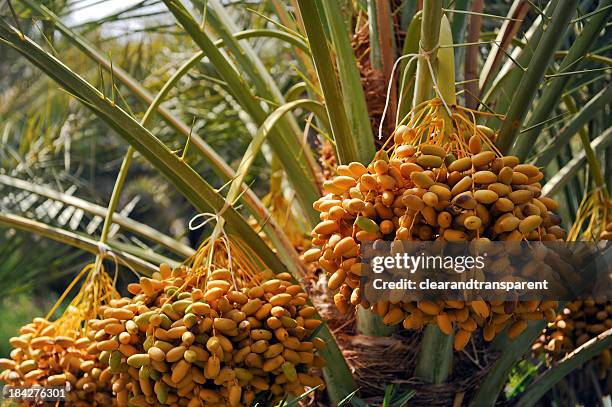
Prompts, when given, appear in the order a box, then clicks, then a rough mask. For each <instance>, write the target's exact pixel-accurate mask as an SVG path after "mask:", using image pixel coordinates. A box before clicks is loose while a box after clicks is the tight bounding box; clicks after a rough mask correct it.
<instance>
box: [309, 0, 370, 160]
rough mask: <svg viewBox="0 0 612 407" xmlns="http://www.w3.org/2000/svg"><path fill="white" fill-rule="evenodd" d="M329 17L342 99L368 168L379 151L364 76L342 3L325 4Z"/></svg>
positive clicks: (361, 155) (353, 133)
mask: <svg viewBox="0 0 612 407" xmlns="http://www.w3.org/2000/svg"><path fill="white" fill-rule="evenodd" d="M317 4H318V5H322V9H323V10H324V11H325V16H326V17H327V25H328V26H329V28H330V33H331V38H332V44H333V46H334V48H335V51H336V66H337V67H338V74H339V77H340V84H341V85H342V99H343V102H344V108H345V111H346V112H347V114H348V119H349V124H350V126H351V129H352V136H353V137H352V139H353V143H355V144H356V147H357V151H358V153H359V157H357V161H359V162H361V163H362V164H365V165H367V164H368V163H369V162H370V161H371V160H372V158H373V157H374V153H375V152H376V147H375V146H374V138H373V135H372V126H371V125H370V118H369V115H368V107H367V104H366V99H365V94H364V92H363V86H362V85H361V76H360V75H359V69H358V67H357V60H356V59H355V54H354V52H353V48H352V47H351V42H350V36H349V33H348V31H347V29H346V24H344V20H343V15H342V10H341V9H340V6H341V4H340V2H338V1H325V0H323V1H321V0H318V2H317Z"/></svg>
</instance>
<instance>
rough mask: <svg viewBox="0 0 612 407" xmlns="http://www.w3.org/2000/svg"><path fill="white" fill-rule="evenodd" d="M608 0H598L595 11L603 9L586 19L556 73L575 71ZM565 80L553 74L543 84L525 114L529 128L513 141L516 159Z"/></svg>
mask: <svg viewBox="0 0 612 407" xmlns="http://www.w3.org/2000/svg"><path fill="white" fill-rule="evenodd" d="M611 4H612V0H604V1H602V2H600V5H599V10H603V11H602V12H600V13H599V14H596V15H595V16H593V17H592V18H591V19H589V21H588V24H586V25H585V26H584V29H583V30H582V31H581V32H580V34H579V35H578V37H577V38H576V40H575V41H574V43H573V44H572V46H571V47H570V49H569V51H568V52H567V55H566V56H565V58H563V61H561V64H560V65H559V69H558V70H557V72H565V71H567V70H577V69H579V67H580V62H579V61H580V60H581V59H582V58H584V56H585V55H586V54H587V52H588V51H589V49H590V48H591V47H592V46H593V44H594V43H595V40H596V38H597V37H598V36H599V34H600V32H601V30H602V28H603V27H604V26H605V24H606V22H607V21H608V17H609V16H610V14H612V8H610V5H611ZM570 82H571V79H570V80H568V78H566V77H554V78H551V79H550V81H549V82H548V83H547V84H546V85H545V86H544V91H543V92H542V96H541V97H540V98H539V100H538V102H537V104H536V106H535V108H534V109H533V112H532V113H531V114H530V115H529V121H528V122H527V125H526V128H531V130H528V131H525V132H522V133H521V134H520V135H519V136H518V137H517V141H516V148H515V149H514V154H515V155H517V156H518V157H519V158H520V159H522V160H524V159H525V158H526V157H527V154H528V153H529V151H530V150H531V148H532V147H533V145H534V143H535V140H536V139H537V137H538V136H539V135H540V133H541V131H540V129H539V128H538V127H537V126H536V125H537V124H538V123H541V122H544V121H545V120H547V119H548V118H549V116H550V114H551V113H552V112H553V110H554V108H555V106H556V105H557V103H558V102H559V98H560V97H561V94H562V93H563V90H564V89H565V88H566V87H567V86H568V83H570Z"/></svg>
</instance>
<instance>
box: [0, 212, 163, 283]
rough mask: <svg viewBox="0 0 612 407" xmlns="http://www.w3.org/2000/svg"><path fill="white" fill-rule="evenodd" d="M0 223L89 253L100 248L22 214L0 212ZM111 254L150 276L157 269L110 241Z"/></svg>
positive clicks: (79, 236)
mask: <svg viewBox="0 0 612 407" xmlns="http://www.w3.org/2000/svg"><path fill="white" fill-rule="evenodd" d="M0 224H1V225H5V226H8V227H11V228H17V229H20V230H25V231H26V232H30V233H35V234H37V235H40V236H43V237H46V238H49V239H52V240H55V241H57V242H61V243H64V244H67V245H70V246H72V247H75V248H77V249H80V250H84V251H87V252H90V253H99V252H100V248H99V246H98V242H97V241H96V240H94V239H91V238H89V237H87V236H82V235H80V234H78V233H74V232H71V231H67V230H64V229H60V228H56V227H53V226H49V225H47V224H44V223H42V222H37V221H35V220H32V219H27V218H24V217H22V216H18V215H12V214H7V213H2V212H0ZM110 246H111V248H112V249H113V254H114V255H115V256H116V257H117V260H118V261H120V262H121V263H123V264H127V265H129V267H130V268H132V269H134V270H135V271H136V272H138V273H140V274H144V275H148V276H150V275H151V274H153V273H154V272H155V271H157V270H158V268H157V266H155V265H154V264H152V263H149V262H148V261H146V260H143V259H141V258H140V257H137V256H133V255H131V254H129V253H126V252H124V251H123V250H121V249H119V248H116V247H114V245H113V244H112V243H111V245H110Z"/></svg>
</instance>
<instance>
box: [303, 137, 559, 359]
mask: <svg viewBox="0 0 612 407" xmlns="http://www.w3.org/2000/svg"><path fill="white" fill-rule="evenodd" d="M488 130H490V129H488ZM482 133H484V131H482ZM481 139H486V136H485V135H484V134H481V129H477V130H475V133H474V135H473V136H471V137H470V138H469V140H468V141H467V142H465V145H466V147H467V149H466V150H463V149H459V148H455V147H452V146H453V145H455V144H452V143H449V144H441V143H439V142H437V138H436V136H434V137H433V138H432V139H431V140H428V141H427V142H424V143H420V142H418V141H417V140H420V136H419V135H418V134H416V133H415V131H414V129H412V128H408V127H406V126H400V127H399V128H398V129H397V130H396V132H395V138H394V141H395V145H394V146H393V147H392V148H391V149H390V150H389V151H388V152H387V151H385V150H381V151H380V152H379V153H378V155H377V158H376V159H375V160H374V161H372V163H370V164H369V165H368V166H367V167H366V166H364V165H362V164H359V163H351V164H349V165H341V166H339V167H338V169H337V174H338V175H337V176H336V177H335V178H333V179H332V180H329V181H327V182H326V183H325V185H324V187H325V189H326V192H328V194H327V195H326V196H324V197H322V198H321V199H319V200H318V201H317V202H315V203H314V208H315V209H316V210H318V211H319V212H320V213H321V215H320V218H321V222H320V223H319V224H318V225H317V226H316V227H315V228H314V230H313V232H312V244H313V246H318V247H319V248H313V249H310V250H308V251H307V252H306V253H305V254H304V258H305V260H306V261H317V262H318V264H319V265H320V267H322V268H323V269H324V270H325V271H327V272H328V273H329V281H328V286H329V288H330V289H331V290H338V292H337V293H336V294H335V296H334V302H335V304H336V306H337V307H338V309H339V310H340V311H342V312H346V311H347V310H348V309H349V307H350V305H357V304H362V305H363V306H365V307H369V306H372V307H373V310H374V311H375V312H377V313H378V314H379V315H381V316H382V317H383V318H384V322H385V323H387V324H397V323H399V322H402V321H404V322H403V323H404V326H405V327H406V328H419V327H421V326H423V325H424V324H426V323H430V322H431V323H437V325H438V326H439V327H440V328H441V329H442V331H443V332H445V333H450V332H452V331H453V325H457V326H458V327H459V329H460V330H459V331H458V334H457V336H456V339H455V348H456V349H461V348H463V346H465V344H467V342H468V341H469V337H470V334H471V332H473V331H474V330H475V329H476V327H477V326H478V325H480V326H483V327H484V333H485V338H487V339H488V340H491V339H492V338H493V337H494V335H495V333H496V332H500V331H501V330H502V329H504V327H506V326H510V328H509V333H510V335H511V336H515V335H518V334H519V333H520V332H521V331H522V330H523V329H524V328H525V326H526V320H528V319H541V318H544V317H546V318H548V319H549V320H553V319H554V313H555V311H554V308H555V307H556V303H554V302H551V301H547V302H542V303H540V302H538V301H532V302H526V303H508V302H506V303H504V302H499V303H487V302H484V301H475V302H472V303H471V304H465V303H464V302H459V301H450V302H449V301H447V302H437V303H434V302H428V301H423V302H419V303H401V302H398V303H394V304H392V303H389V302H382V301H381V302H377V303H376V304H368V303H367V301H365V300H364V299H363V296H362V295H361V294H362V293H361V292H360V276H361V263H360V244H361V243H363V242H365V241H376V240H378V239H383V240H388V241H390V240H421V241H431V240H444V241H471V240H476V239H480V240H483V241H489V240H506V241H521V240H559V239H563V238H564V236H565V232H564V230H563V229H562V228H561V227H560V226H559V224H560V223H561V220H560V218H559V217H558V216H557V215H555V214H554V213H553V212H552V211H553V210H554V209H555V208H556V206H557V205H556V203H555V202H554V201H553V200H552V199H550V198H547V197H543V196H541V185H540V184H539V181H540V180H541V179H542V178H543V174H542V173H541V172H540V170H539V169H538V168H537V167H535V166H533V165H528V164H521V163H520V162H519V160H518V158H517V157H514V156H506V157H501V156H499V155H498V154H496V153H495V152H494V151H483V148H482V143H481Z"/></svg>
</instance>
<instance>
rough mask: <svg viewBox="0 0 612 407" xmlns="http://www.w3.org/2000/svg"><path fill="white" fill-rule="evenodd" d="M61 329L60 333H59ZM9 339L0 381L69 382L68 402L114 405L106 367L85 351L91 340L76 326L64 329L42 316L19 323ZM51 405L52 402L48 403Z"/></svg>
mask: <svg viewBox="0 0 612 407" xmlns="http://www.w3.org/2000/svg"><path fill="white" fill-rule="evenodd" d="M60 332H61V335H60ZM19 333H20V335H19V336H16V337H13V338H11V339H10V340H9V342H10V344H11V346H12V347H13V348H14V349H13V351H12V352H11V358H10V359H0V368H2V369H5V370H4V371H3V372H2V373H0V381H3V382H5V383H7V384H9V385H11V386H20V387H32V386H43V387H52V386H53V387H56V386H58V387H59V386H66V385H67V384H69V385H70V389H71V390H70V391H67V392H66V396H67V399H66V402H67V403H69V405H71V406H83V407H85V406H91V405H100V406H112V405H116V403H115V402H114V397H113V396H112V394H111V392H110V390H109V388H108V386H107V385H108V383H109V375H108V373H109V372H108V369H107V370H106V371H105V369H104V366H102V364H101V363H99V362H98V361H97V360H96V357H95V356H94V355H90V354H89V353H88V352H87V348H88V346H90V343H91V341H90V340H89V339H87V338H84V337H82V336H81V331H80V330H73V331H67V332H66V331H65V330H64V329H61V328H58V326H57V325H56V324H54V323H51V322H49V321H47V320H46V319H43V318H35V319H34V321H32V322H31V323H29V324H27V325H25V326H23V327H21V329H20V330H19ZM49 405H54V403H49Z"/></svg>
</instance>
